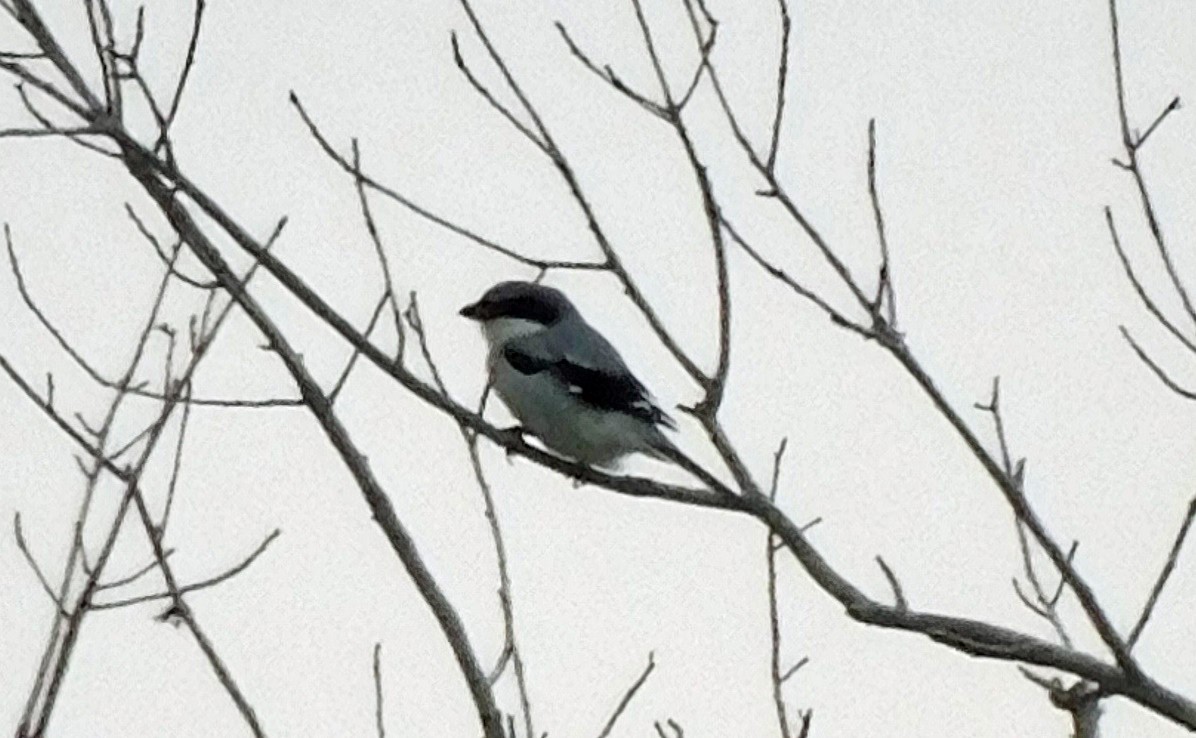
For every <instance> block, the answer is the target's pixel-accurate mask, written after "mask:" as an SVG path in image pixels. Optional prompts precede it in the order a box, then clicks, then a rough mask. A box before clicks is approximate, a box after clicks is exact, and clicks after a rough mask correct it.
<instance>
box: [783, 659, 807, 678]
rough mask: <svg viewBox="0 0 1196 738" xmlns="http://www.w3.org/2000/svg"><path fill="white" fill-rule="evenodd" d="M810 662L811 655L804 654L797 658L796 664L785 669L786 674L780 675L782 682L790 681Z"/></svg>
mask: <svg viewBox="0 0 1196 738" xmlns="http://www.w3.org/2000/svg"><path fill="white" fill-rule="evenodd" d="M808 663H810V657H809V656H802V657H801V658H800V659H798V660H797V663H796V664H794V665H793V666H790V667H789V668H788V669H786V670H785V673H784V674H781V676H780V680H781V682H782V683H784V682H787V681H789V680H790V679H791V678H792V677H793V675H794V674H796V673H797V672H798V671H800V670H801V668H802V667H803V666H805V665H806V664H808Z"/></svg>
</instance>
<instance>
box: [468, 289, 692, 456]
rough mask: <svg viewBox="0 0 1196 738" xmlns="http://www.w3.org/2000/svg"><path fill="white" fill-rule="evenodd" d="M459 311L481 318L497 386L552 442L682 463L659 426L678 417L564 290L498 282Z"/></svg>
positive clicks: (580, 452)
mask: <svg viewBox="0 0 1196 738" xmlns="http://www.w3.org/2000/svg"><path fill="white" fill-rule="evenodd" d="M461 315H464V316H465V317H467V318H470V319H472V320H476V321H477V322H478V323H480V324H481V328H482V333H483V334H484V335H485V337H486V342H487V343H488V344H489V347H490V353H489V358H488V360H487V364H488V365H489V369H490V373H491V378H492V381H493V383H494V391H495V392H496V393H498V396H499V398H500V399H501V400H502V401H503V404H504V405H506V406H507V408H509V409H510V411H511V413H512V414H513V415H514V416H515V417H516V418H517V419H518V420H519V422H520V423H521V424H522V427H523V429H524V430H526V431H528V432H529V433H531V434H533V435H535V436H536V437H538V438H539V439H540V440H541V441H543V442H544V445H546V446H548V448H550V449H552V450H553V451H556V452H557V453H559V454H562V455H564V456H568V457H570V458H573V459H576V460H577V461H580V462H582V463H584V464H590V465H593V466H598V467H608V468H610V467H614V466H615V465H616V464H617V462H618V461H619V460H620V459H621V458H622V457H624V456H627V455H629V454H634V453H641V454H646V455H648V456H652V457H655V458H658V459H663V460H667V461H674V462H676V463H682V462H681V461H679V459H681V458H684V457H683V455H682V454H681V452H680V451H678V450H677V448H676V446H674V445H673V443H672V442H671V441H670V440H669V439H667V438H665V436H664V434H663V433H662V432H661V430H660V427H661V426H664V427H666V428H670V429H673V430H675V429H676V427H677V426H676V423H674V422H673V419H672V418H670V417H669V416H668V414H667V413H665V412H664V411H663V410H661V409H660V408H659V407H658V406H657V405H656V404H655V403H654V402H653V401H652V398H651V395H650V394H649V393H648V390H647V388H645V387H644V385H643V383H641V382H640V381H639V380H638V379H636V378H635V375H634V374H632V373H631V370H630V369H628V368H627V365H626V364H624V363H623V358H622V357H621V356H619V352H618V351H616V350H615V347H614V346H611V345H610V342H609V341H607V340H606V339H605V338H603V337H602V334H601V333H599V332H598V331H596V330H594V329H593V328H592V327H590V324H589V323H587V322H586V321H585V318H583V317H581V314H580V313H578V312H577V308H575V307H573V303H571V302H569V299H568V298H567V297H565V295H564V294H563V293H562V292H560V291H559V290H555V289H553V288H551V287H545V286H543V285H539V284H533V283H531V282H501V283H499V284H497V285H495V286H493V287H491V288H490V289H489V290H487V291H486V294H484V295H482V298H481V299H480V300H478V301H477V302H475V303H473V304H472V305H467V306H466V307H464V308H462V310H461ZM690 463H692V462H690ZM682 465H683V466H685V465H686V464H684V463H682Z"/></svg>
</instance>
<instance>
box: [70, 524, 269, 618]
mask: <svg viewBox="0 0 1196 738" xmlns="http://www.w3.org/2000/svg"><path fill="white" fill-rule="evenodd" d="M281 534H282V531H281V530H278V529H277V528H276V529H275V530H274V532H273V533H271V534H270V535H268V536H266V539H265V540H263V541H262V542H261V543H259V544H258V546H257V548H255V549H254V550H253V552H252V553H250V554H249V555H248V556H246V557H245V558H244V559H242V560H241V561H240V562H239V563H237V564H235V565H234V566H232V567H229V568H228V569H226V570H225V571H223V572H221V573H220V574H216V575H214V576H211V577H208V578H207V579H202V580H200V581H198V582H195V583H193V584H185V585H179V586H178V587H177V588H176V589H173V590H171V591H167V592H157V593H155V594H148V595H140V596H137V597H126V598H124V599H120V600H110V601H108V602H93V603H91V609H93V610H115V609H117V608H121V607H128V606H130V605H141V604H144V603H146V602H155V601H157V600H169V599H174V598H177V597H179V596H180V595H185V594H188V593H191V592H198V591H199V590H202V589H208V588H209V587H215V586H216V585H218V584H222V583H224V582H227V581H228V580H229V579H232V578H233V577H235V576H237V575H238V574H240V573H241V572H243V571H245V570H246V569H248V568H249V566H250V564H252V563H253V562H254V561H257V558H258V557H259V556H261V555H262V554H263V553H265V551H266V549H267V548H269V546H270V544H271V543H273V542H274V539H276V538H278V536H279V535H281ZM165 553H166V552H165V551H163V557H162V558H163V559H165V558H166V556H165Z"/></svg>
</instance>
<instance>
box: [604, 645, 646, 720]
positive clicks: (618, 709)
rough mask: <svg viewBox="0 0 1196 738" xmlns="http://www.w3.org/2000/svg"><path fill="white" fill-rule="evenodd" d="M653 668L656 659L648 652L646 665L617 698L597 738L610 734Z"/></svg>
mask: <svg viewBox="0 0 1196 738" xmlns="http://www.w3.org/2000/svg"><path fill="white" fill-rule="evenodd" d="M655 668H656V661H655V659H654V658H653V654H651V653H649V654H648V665H647V666H646V667H644V671H643V672H642V673H641V674H640V675H639V677H638V678H637V679H636V680H635V681H634V682H632V684H631V686H630V687H629V688H628V689H627V691H626V692H625V693H624V694H623V698H622V699H621V700H619V704H618V705H616V706H615V711H614V712H613V713H611V716H610V719H609V720H607V721H606V725H605V726H603V728H602V731H601V732H600V733H598V738H607V736H609V735H610V732H611V731H612V730H614V729H615V723H617V722H618V721H619V718H620V717H622V716H623V711H624V710H626V709H627V706H628V705H629V704H631V700H632V699H634V698H635V693H636V692H638V691H639V690H640V687H642V686H644V682H646V681H648V676H649V675H650V674H651V673H652V670H653V669H655Z"/></svg>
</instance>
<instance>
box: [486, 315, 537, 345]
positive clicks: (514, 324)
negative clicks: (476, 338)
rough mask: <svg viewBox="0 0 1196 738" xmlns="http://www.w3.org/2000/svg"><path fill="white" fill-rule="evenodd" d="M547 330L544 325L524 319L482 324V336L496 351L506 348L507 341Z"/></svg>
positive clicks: (500, 319) (507, 319)
mask: <svg viewBox="0 0 1196 738" xmlns="http://www.w3.org/2000/svg"><path fill="white" fill-rule="evenodd" d="M543 330H545V327H544V324H542V323H537V322H536V321H534V320H524V319H523V318H495V319H493V320H487V321H486V322H484V323H482V335H484V336H485V337H486V343H488V344H490V349H491V350H494V349H497V348H500V347H502V346H504V345H505V344H506V343H507V341H510V340H512V339H515V338H522V337H523V336H529V335H531V334H533V333H539V332H540V331H543Z"/></svg>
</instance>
